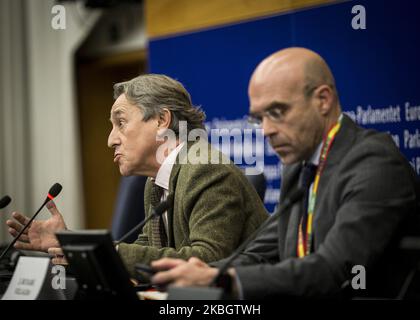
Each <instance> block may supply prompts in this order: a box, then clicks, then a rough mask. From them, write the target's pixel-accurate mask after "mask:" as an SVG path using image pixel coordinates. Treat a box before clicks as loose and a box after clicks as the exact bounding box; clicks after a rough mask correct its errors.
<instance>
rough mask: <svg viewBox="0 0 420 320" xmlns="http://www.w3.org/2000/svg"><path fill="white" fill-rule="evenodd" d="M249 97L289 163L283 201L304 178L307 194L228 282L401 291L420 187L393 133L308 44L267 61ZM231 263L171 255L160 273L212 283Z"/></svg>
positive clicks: (161, 278) (327, 291) (311, 290)
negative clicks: (367, 118) (366, 111)
mask: <svg viewBox="0 0 420 320" xmlns="http://www.w3.org/2000/svg"><path fill="white" fill-rule="evenodd" d="M249 98H250V121H251V122H252V123H254V124H256V125H261V126H262V128H263V129H264V134H265V136H266V137H267V138H268V139H269V142H270V144H271V145H272V147H273V149H274V150H275V151H276V152H277V154H278V155H279V157H280V159H281V161H282V163H283V164H284V169H283V172H282V186H281V197H280V203H282V202H283V201H284V200H285V199H288V198H289V197H290V196H291V194H293V193H294V192H296V191H295V190H297V189H298V188H299V189H301V190H303V194H304V196H303V197H302V199H301V200H300V201H298V202H297V203H295V204H294V205H292V207H291V208H290V209H288V210H285V211H284V212H281V214H280V216H279V218H277V219H270V223H269V225H268V226H267V227H266V228H265V229H264V230H262V232H260V234H259V235H258V236H257V238H256V239H255V240H254V241H253V242H251V244H250V245H248V247H247V248H246V249H245V251H244V253H243V254H241V255H240V256H239V257H238V258H237V259H235V260H234V261H233V263H232V267H231V268H230V269H228V272H227V274H226V276H227V279H230V280H232V281H228V282H225V289H227V291H228V292H230V293H231V294H232V295H233V297H241V298H245V299H255V298H256V299H262V298H273V297H278V296H289V297H330V296H343V294H344V293H345V296H347V294H348V293H350V294H352V295H370V296H381V297H395V296H396V295H397V293H398V288H399V287H400V285H401V282H402V281H401V280H403V279H404V276H405V275H406V274H407V272H406V270H404V267H405V266H403V265H402V263H401V261H400V260H399V259H398V256H397V254H398V250H396V248H397V244H398V243H399V240H400V239H401V235H403V234H404V233H405V232H406V228H405V224H407V223H410V222H411V219H414V218H415V216H414V213H417V211H416V198H417V197H418V195H417V194H416V186H415V183H416V182H415V179H416V178H415V173H414V171H413V170H412V168H411V167H410V165H409V164H408V162H407V161H406V160H405V159H404V157H403V156H402V155H401V154H400V152H399V150H398V149H397V148H396V146H395V144H394V142H393V141H392V139H391V138H390V137H389V136H388V135H387V134H384V133H378V132H375V131H373V130H366V129H362V128H360V127H358V126H357V125H356V124H355V123H353V122H352V120H351V119H350V118H349V117H347V116H346V115H344V114H342V111H341V107H340V102H339V98H338V94H337V90H336V86H335V81H334V77H333V75H332V73H331V71H330V69H329V67H328V65H327V64H326V62H325V61H324V60H323V59H322V58H321V57H320V56H319V55H318V54H316V53H315V52H312V51H310V50H307V49H304V48H289V49H285V50H282V51H279V52H276V53H274V54H273V55H271V56H269V57H268V58H266V59H265V60H264V61H262V62H261V63H260V65H259V66H258V67H257V68H256V70H255V71H254V73H253V75H252V77H251V80H250V83H249ZM221 265H223V261H221V262H219V263H216V264H214V265H213V267H210V266H208V265H206V264H205V263H203V262H202V261H200V260H198V259H196V258H192V259H190V260H189V261H188V262H185V261H182V260H174V259H162V260H159V261H155V262H154V263H153V264H152V266H153V267H154V268H155V269H157V270H160V271H161V272H158V273H157V274H156V275H155V276H154V278H153V281H154V282H155V283H157V284H160V285H162V284H174V285H178V286H206V285H208V284H209V283H210V282H211V281H212V279H213V278H214V277H215V276H216V274H217V273H218V269H217V268H216V267H220V266H221ZM354 272H356V273H354ZM355 276H358V278H356V279H353V278H354V277H355ZM352 280H356V281H352ZM394 280H395V281H394ZM226 284H228V285H227V287H226ZM363 289H365V290H363Z"/></svg>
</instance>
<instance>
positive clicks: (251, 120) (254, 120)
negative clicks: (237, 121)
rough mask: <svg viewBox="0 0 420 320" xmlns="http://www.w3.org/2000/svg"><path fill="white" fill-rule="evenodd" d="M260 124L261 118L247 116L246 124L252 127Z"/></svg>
mask: <svg viewBox="0 0 420 320" xmlns="http://www.w3.org/2000/svg"><path fill="white" fill-rule="evenodd" d="M261 122H262V117H261V116H257V115H249V116H248V123H250V124H253V125H259V124H261Z"/></svg>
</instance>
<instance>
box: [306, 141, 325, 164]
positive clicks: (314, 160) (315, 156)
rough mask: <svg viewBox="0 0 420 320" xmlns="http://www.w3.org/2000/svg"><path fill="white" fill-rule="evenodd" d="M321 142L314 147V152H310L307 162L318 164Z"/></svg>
mask: <svg viewBox="0 0 420 320" xmlns="http://www.w3.org/2000/svg"><path fill="white" fill-rule="evenodd" d="M321 149H322V142H321V143H320V144H319V145H318V147H317V148H316V149H315V152H314V153H313V154H312V157H311V158H310V159H309V163H312V164H314V165H316V166H317V165H319V157H320V156H321Z"/></svg>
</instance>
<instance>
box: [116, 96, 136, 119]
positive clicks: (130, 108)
mask: <svg viewBox="0 0 420 320" xmlns="http://www.w3.org/2000/svg"><path fill="white" fill-rule="evenodd" d="M137 113H141V110H140V108H138V107H137V106H135V105H134V104H133V103H131V102H130V101H128V100H127V98H126V96H125V94H121V95H120V96H119V97H118V98H117V100H115V102H114V104H113V105H112V107H111V110H110V117H111V119H112V118H115V117H118V116H122V115H133V114H137Z"/></svg>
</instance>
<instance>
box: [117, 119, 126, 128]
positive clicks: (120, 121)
mask: <svg viewBox="0 0 420 320" xmlns="http://www.w3.org/2000/svg"><path fill="white" fill-rule="evenodd" d="M124 124H125V121H124V120H118V127H120V128H121V127H122V126H123V125H124Z"/></svg>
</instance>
